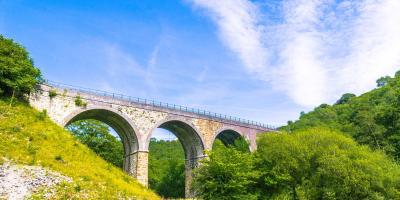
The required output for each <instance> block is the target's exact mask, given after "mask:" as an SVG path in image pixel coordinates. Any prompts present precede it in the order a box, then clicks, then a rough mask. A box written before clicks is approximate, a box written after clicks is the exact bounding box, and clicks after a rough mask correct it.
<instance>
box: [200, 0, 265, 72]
mask: <svg viewBox="0 0 400 200" xmlns="http://www.w3.org/2000/svg"><path fill="white" fill-rule="evenodd" d="M193 2H194V3H195V4H196V5H198V6H201V7H204V8H206V9H207V11H209V13H210V16H212V18H213V20H215V22H216V23H217V24H218V27H219V33H220V38H221V39H222V40H223V41H224V42H225V43H226V44H227V46H228V47H229V48H230V49H231V50H232V51H234V52H235V53H236V54H238V56H239V57H240V59H241V60H242V61H243V63H244V65H245V66H246V67H247V68H248V69H249V70H250V71H252V72H260V71H261V69H263V68H264V66H266V64H267V59H268V54H267V49H266V48H265V47H264V46H263V44H262V43H261V42H260V41H261V40H262V26H261V25H259V24H258V21H259V10H258V8H257V6H255V5H253V4H252V3H251V2H248V1H246V0H233V1H232V0H226V1H214V0H194V1H193Z"/></svg>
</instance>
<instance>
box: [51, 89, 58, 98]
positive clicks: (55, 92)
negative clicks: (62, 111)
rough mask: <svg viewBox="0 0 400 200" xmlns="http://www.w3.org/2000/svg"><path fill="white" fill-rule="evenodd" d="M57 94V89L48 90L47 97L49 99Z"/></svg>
mask: <svg viewBox="0 0 400 200" xmlns="http://www.w3.org/2000/svg"><path fill="white" fill-rule="evenodd" d="M56 96H57V91H56V90H50V91H49V97H50V99H52V98H54V97H56Z"/></svg>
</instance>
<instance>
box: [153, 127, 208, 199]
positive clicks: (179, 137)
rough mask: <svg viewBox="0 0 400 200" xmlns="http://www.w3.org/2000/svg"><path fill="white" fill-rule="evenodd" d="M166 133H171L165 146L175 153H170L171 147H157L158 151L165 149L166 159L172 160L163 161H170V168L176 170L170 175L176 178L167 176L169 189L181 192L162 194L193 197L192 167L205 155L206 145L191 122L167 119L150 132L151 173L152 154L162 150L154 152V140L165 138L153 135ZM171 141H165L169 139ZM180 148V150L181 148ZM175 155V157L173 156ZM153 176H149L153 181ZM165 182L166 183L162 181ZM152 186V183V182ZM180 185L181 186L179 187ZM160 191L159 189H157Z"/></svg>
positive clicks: (170, 172)
mask: <svg viewBox="0 0 400 200" xmlns="http://www.w3.org/2000/svg"><path fill="white" fill-rule="evenodd" d="M160 132H161V133H164V134H166V135H169V136H168V137H167V138H164V141H163V142H160V143H164V145H165V144H168V145H165V146H164V148H173V152H172V153H173V154H169V155H168V151H170V152H171V149H157V150H158V151H163V152H162V153H164V154H165V155H166V157H164V158H163V159H164V160H168V159H171V160H170V161H171V162H170V161H164V162H163V163H168V164H169V166H168V168H169V169H170V170H174V171H169V172H168V173H169V175H168V176H175V179H171V178H172V177H169V179H168V178H167V179H166V180H167V181H170V182H169V185H170V187H169V188H167V189H178V190H179V191H180V192H178V193H175V194H178V196H176V195H175V196H164V195H163V194H160V195H162V196H164V197H166V198H184V197H191V196H192V192H191V188H190V186H191V181H192V169H193V168H195V167H197V165H198V160H199V159H201V158H202V157H203V153H204V145H203V142H202V139H201V137H200V136H199V134H198V131H196V130H195V128H194V127H193V126H191V125H189V123H186V122H184V121H180V120H170V121H165V122H162V123H160V124H159V125H157V126H156V127H155V129H153V130H152V132H151V134H150V136H149V137H150V138H153V139H150V138H149V140H148V143H150V144H149V147H150V148H149V150H150V155H149V157H150V159H149V169H150V175H151V173H153V172H151V170H153V169H154V168H155V167H157V166H154V165H155V164H154V163H152V156H153V155H152V154H159V153H160V152H154V151H153V150H154V149H153V148H152V142H153V143H154V141H155V140H160V139H161V140H163V139H162V138H154V137H153V136H157V135H158V136H159V133H160ZM168 139H169V141H165V140H168ZM177 148H180V151H179V149H177ZM172 156H173V157H172ZM181 172H183V173H181ZM151 179H152V177H149V180H150V181H151ZM182 181H183V182H182ZM182 183H183V184H182ZM161 184H165V183H161ZM150 186H151V183H150ZM164 186H165V185H164ZM177 186H178V187H180V188H177ZM157 192H158V191H157ZM166 193H167V194H168V193H169V192H168V191H167V192H166Z"/></svg>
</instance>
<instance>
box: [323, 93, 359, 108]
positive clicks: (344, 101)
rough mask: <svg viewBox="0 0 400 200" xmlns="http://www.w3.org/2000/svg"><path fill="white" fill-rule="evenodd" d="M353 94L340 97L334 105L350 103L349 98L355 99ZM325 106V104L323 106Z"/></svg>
mask: <svg viewBox="0 0 400 200" xmlns="http://www.w3.org/2000/svg"><path fill="white" fill-rule="evenodd" d="M355 96H356V95H355V94H351V93H346V94H344V95H342V97H340V99H339V100H337V101H336V103H335V104H344V103H347V102H349V101H350V99H351V98H353V97H355ZM325 105H326V104H325Z"/></svg>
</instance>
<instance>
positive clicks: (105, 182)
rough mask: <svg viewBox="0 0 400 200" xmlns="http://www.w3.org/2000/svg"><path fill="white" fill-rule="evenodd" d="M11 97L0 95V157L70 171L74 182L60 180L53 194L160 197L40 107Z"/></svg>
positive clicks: (68, 173) (55, 196)
mask: <svg viewBox="0 0 400 200" xmlns="http://www.w3.org/2000/svg"><path fill="white" fill-rule="evenodd" d="M7 101H9V99H0V163H3V162H5V161H6V160H11V161H12V162H14V163H16V164H24V165H40V166H43V167H45V168H48V169H50V170H53V171H56V172H59V173H61V174H63V175H65V176H68V177H71V178H72V179H73V182H71V183H65V184H61V185H59V186H58V187H57V188H56V191H55V193H54V196H52V197H50V198H51V199H159V197H158V196H157V195H155V194H154V193H153V192H151V191H149V190H148V189H146V188H145V187H144V186H142V185H140V184H139V183H138V182H137V181H136V180H135V179H134V178H132V177H130V176H128V175H127V174H126V173H124V172H123V171H122V170H121V169H119V168H116V167H114V166H113V165H112V164H109V163H107V162H106V161H104V160H103V159H102V158H101V157H99V156H97V155H96V153H94V152H93V151H92V150H90V149H89V148H88V147H87V146H86V145H83V144H81V143H80V142H79V141H78V140H77V139H76V138H75V137H73V136H72V135H71V133H70V132H68V131H66V130H64V129H63V128H62V127H59V126H58V125H56V124H55V123H53V122H52V121H51V120H50V119H48V118H45V119H44V120H40V119H38V118H37V115H38V113H39V112H38V111H36V110H34V109H32V108H31V107H30V106H29V105H27V104H26V103H21V102H20V101H16V103H15V104H14V105H13V106H12V107H9V106H8V103H7ZM43 194H48V193H43ZM35 195H36V194H33V196H34V197H37V198H36V199H48V198H49V197H46V196H43V195H40V194H37V195H39V196H35Z"/></svg>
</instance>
